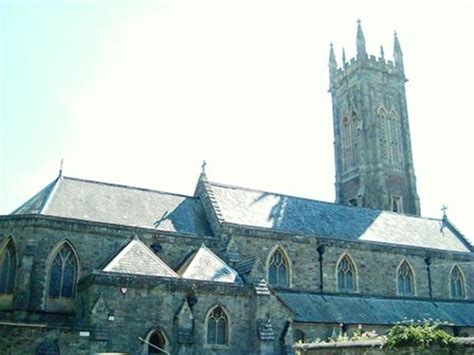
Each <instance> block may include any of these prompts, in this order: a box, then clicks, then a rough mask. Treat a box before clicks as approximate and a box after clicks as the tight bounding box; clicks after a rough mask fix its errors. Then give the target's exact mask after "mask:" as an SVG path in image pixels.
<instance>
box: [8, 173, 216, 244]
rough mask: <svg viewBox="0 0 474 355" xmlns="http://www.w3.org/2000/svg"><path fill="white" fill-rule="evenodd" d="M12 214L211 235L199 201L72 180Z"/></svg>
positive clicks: (54, 186)
mask: <svg viewBox="0 0 474 355" xmlns="http://www.w3.org/2000/svg"><path fill="white" fill-rule="evenodd" d="M12 214H41V215H47V216H57V217H66V218H74V219H80V220H86V221H93V222H104V223H111V224H119V225H125V226H133V227H142V228H152V229H157V230H162V231H170V232H178V233H188V234H193V235H199V236H201V235H207V236H209V235H212V232H211V230H210V228H209V225H208V223H207V219H206V216H205V213H204V210H203V209H202V206H201V203H200V201H199V198H196V197H189V196H183V195H176V194H171V193H165V192H160V191H154V190H147V189H141V188H136V187H129V186H122V185H115V184H108V183H103V182H96V181H89V180H81V179H75V178H70V177H59V178H58V179H56V180H55V181H54V182H53V183H51V184H49V185H48V186H47V187H46V188H44V189H43V190H42V191H41V192H39V193H38V194H37V195H35V196H34V197H33V198H31V199H30V200H29V201H27V202H26V203H25V204H23V205H22V206H21V207H20V208H18V209H17V210H15V211H13V213H12Z"/></svg>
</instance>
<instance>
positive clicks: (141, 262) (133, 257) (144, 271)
mask: <svg viewBox="0 0 474 355" xmlns="http://www.w3.org/2000/svg"><path fill="white" fill-rule="evenodd" d="M103 271H108V272H118V273H123V274H135V275H149V276H166V277H179V276H178V274H176V273H175V272H174V271H173V270H172V269H171V268H170V267H169V266H168V265H166V264H165V262H164V261H163V260H161V259H160V258H159V257H158V256H156V255H155V254H154V253H153V252H152V251H151V250H150V249H149V248H148V247H147V246H146V245H145V244H143V243H142V242H141V241H139V240H138V239H134V240H132V241H131V242H130V243H128V244H127V246H126V247H125V248H123V249H122V250H121V251H120V252H119V253H118V254H117V255H116V256H115V257H114V258H113V259H112V261H111V262H109V263H108V264H107V265H106V266H105V267H104V269H103Z"/></svg>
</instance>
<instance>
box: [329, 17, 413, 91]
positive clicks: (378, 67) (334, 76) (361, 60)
mask: <svg viewBox="0 0 474 355" xmlns="http://www.w3.org/2000/svg"><path fill="white" fill-rule="evenodd" d="M356 44H357V54H356V56H355V57H353V58H351V59H350V60H349V61H347V60H346V54H345V50H344V49H343V50H342V65H341V66H338V64H337V60H336V56H335V54H334V46H333V44H332V43H331V45H330V53H329V74H330V89H329V91H331V89H332V88H334V87H338V86H339V85H340V84H341V83H343V82H344V80H346V79H347V78H348V77H350V76H352V75H354V73H355V72H357V71H359V70H368V71H372V72H379V73H382V74H385V75H392V76H396V77H398V78H401V79H403V80H404V81H407V79H406V77H405V72H404V67H403V53H402V50H401V47H400V42H399V40H398V36H397V33H396V32H395V34H394V44H393V60H387V59H386V58H385V53H384V50H383V47H382V46H380V55H379V56H375V55H372V54H368V53H367V51H366V48H365V38H364V34H363V31H362V26H361V23H360V20H359V21H358V25H357V41H356Z"/></svg>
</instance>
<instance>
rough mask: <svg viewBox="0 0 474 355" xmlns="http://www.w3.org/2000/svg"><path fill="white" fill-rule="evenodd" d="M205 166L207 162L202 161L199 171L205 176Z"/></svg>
mask: <svg viewBox="0 0 474 355" xmlns="http://www.w3.org/2000/svg"><path fill="white" fill-rule="evenodd" d="M206 165H207V162H206V161H205V160H203V161H202V165H201V169H202V173H203V174H205V173H206Z"/></svg>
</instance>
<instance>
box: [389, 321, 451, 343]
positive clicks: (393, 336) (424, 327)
mask: <svg viewBox="0 0 474 355" xmlns="http://www.w3.org/2000/svg"><path fill="white" fill-rule="evenodd" d="M439 326H440V323H437V322H430V321H423V322H414V321H410V322H405V323H398V324H396V325H394V326H393V327H392V328H391V329H390V330H389V332H388V334H387V346H388V348H390V349H394V348H397V347H400V346H415V347H418V348H419V349H428V348H430V347H431V346H432V345H439V346H441V347H452V346H453V345H454V342H453V338H454V337H452V336H451V335H449V334H448V333H446V332H445V331H444V330H442V329H440V328H439Z"/></svg>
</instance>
